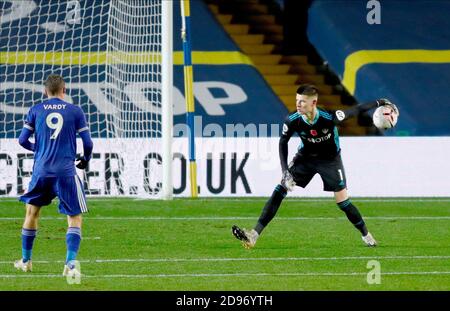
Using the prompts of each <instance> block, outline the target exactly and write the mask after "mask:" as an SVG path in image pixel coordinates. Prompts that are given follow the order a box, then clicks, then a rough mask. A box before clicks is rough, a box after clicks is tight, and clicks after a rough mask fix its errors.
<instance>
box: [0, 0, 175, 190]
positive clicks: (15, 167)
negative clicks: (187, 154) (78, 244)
mask: <svg viewBox="0 0 450 311" xmlns="http://www.w3.org/2000/svg"><path fill="white" fill-rule="evenodd" d="M172 12H173V2H172V1H164V0H111V1H106V0H94V1H82V0H79V1H77V0H69V1H38V0H36V1H33V0H28V1H26V0H20V1H10V0H6V1H2V2H1V3H0V14H1V16H0V23H1V29H0V56H1V58H0V71H1V72H2V74H1V75H0V85H1V87H0V171H1V175H2V176H1V178H0V196H17V195H21V194H22V193H23V192H24V191H26V187H27V186H28V182H29V180H30V176H31V171H32V154H30V153H29V152H27V151H26V150H24V149H23V148H21V147H20V146H19V145H18V143H17V138H18V136H19V134H20V131H21V129H22V126H23V120H24V119H25V117H26V113H27V111H28V110H29V108H30V107H31V106H32V105H33V104H35V103H38V102H40V101H42V100H44V99H45V97H44V94H43V82H44V80H45V79H46V77H47V76H48V75H49V74H51V73H55V74H60V75H61V76H63V78H64V80H65V81H66V89H67V96H66V101H68V102H71V103H73V104H76V105H79V106H80V107H81V108H82V109H83V111H84V112H85V114H86V117H87V121H88V124H89V127H90V131H91V134H92V137H93V140H94V154H93V157H92V160H91V161H90V169H89V171H88V172H84V171H80V170H78V171H77V172H78V174H79V175H80V177H83V180H84V183H85V188H86V189H87V194H91V195H111V196H134V197H142V198H162V199H171V198H172V192H173V191H172V189H173V185H172V171H171V169H172V151H171V146H172V139H173V138H172V132H173V130H172V128H173V114H172V85H173V60H172V58H173V42H172V40H173V26H172V23H173V13H172ZM3 73H4V74H3ZM77 150H78V151H79V152H82V148H81V142H80V141H79V142H78V149H77Z"/></svg>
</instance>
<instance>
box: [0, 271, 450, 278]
mask: <svg viewBox="0 0 450 311" xmlns="http://www.w3.org/2000/svg"><path fill="white" fill-rule="evenodd" d="M362 275H364V276H366V275H367V272H347V273H346V272H342V273H338V272H337V273H334V272H324V273H313V272H309V273H297V272H292V273H289V272H286V273H190V274H187V273H186V274H109V275H84V274H82V275H81V277H82V278H101V279H112V278H129V279H143V278H189V277H193V278H197V277H254V276H362ZM381 275H382V276H383V275H384V276H386V275H450V271H398V272H383V273H381ZM0 278H6V279H15V278H64V277H63V276H61V274H0Z"/></svg>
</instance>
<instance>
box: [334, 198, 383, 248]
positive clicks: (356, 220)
mask: <svg viewBox="0 0 450 311" xmlns="http://www.w3.org/2000/svg"><path fill="white" fill-rule="evenodd" d="M334 197H335V199H336V204H337V205H338V206H339V208H340V209H341V210H342V211H343V212H344V213H345V215H346V216H347V218H348V220H350V222H351V223H352V224H353V225H354V226H355V228H356V229H358V230H359V232H361V235H362V240H363V241H364V243H366V244H367V246H376V245H377V241H375V239H374V238H373V236H372V234H370V232H369V231H368V230H367V227H366V224H365V223H364V220H363V218H362V216H361V214H360V213H359V211H358V209H357V208H356V206H354V205H353V204H352V202H351V201H350V200H349V198H348V194H347V189H342V190H341V191H337V192H335V193H334Z"/></svg>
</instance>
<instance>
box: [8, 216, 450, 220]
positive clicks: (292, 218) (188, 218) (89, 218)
mask: <svg viewBox="0 0 450 311" xmlns="http://www.w3.org/2000/svg"><path fill="white" fill-rule="evenodd" d="M65 219H66V218H64V217H51V216H47V217H41V218H40V220H65ZM254 219H257V217H253V216H252V217H244V216H229V217H226V216H224V217H208V216H206V217H189V216H186V217H183V216H181V217H177V216H175V217H159V216H148V217H145V216H142V217H134V216H129V217H127V216H123V217H118V216H109V217H103V216H99V217H86V218H85V221H90V220H150V221H152V220H156V221H161V220H181V221H202V220H208V221H221V220H254ZM276 219H277V220H346V219H347V218H346V217H277V218H276ZM364 219H372V220H449V219H450V216H366V217H364ZM8 220H23V217H0V221H8Z"/></svg>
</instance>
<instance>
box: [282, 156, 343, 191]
mask: <svg viewBox="0 0 450 311" xmlns="http://www.w3.org/2000/svg"><path fill="white" fill-rule="evenodd" d="M289 172H290V173H291V175H292V177H293V178H294V181H295V183H296V184H297V186H299V187H302V188H305V187H306V186H307V185H308V184H309V182H310V181H311V179H312V178H313V177H314V175H316V174H319V175H320V177H321V178H322V181H323V190H324V191H333V192H337V191H341V190H342V189H345V188H346V187H347V179H346V178H345V171H344V165H343V164H342V159H341V155H340V154H338V155H336V157H334V158H333V159H317V158H314V157H308V156H304V155H302V154H300V153H297V154H296V155H295V157H294V159H293V160H292V162H291V163H290V164H289Z"/></svg>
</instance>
